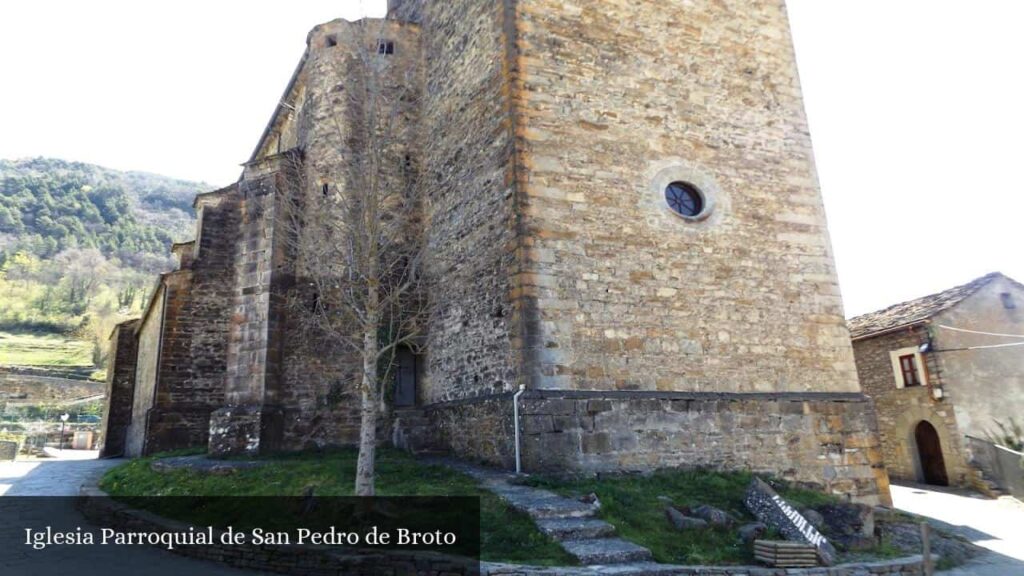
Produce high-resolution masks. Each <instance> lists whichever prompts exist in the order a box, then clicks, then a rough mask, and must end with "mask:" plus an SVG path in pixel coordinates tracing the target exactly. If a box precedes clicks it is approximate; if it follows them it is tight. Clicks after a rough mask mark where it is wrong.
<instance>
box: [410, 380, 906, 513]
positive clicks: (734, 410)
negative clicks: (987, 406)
mask: <svg viewBox="0 0 1024 576" xmlns="http://www.w3.org/2000/svg"><path fill="white" fill-rule="evenodd" d="M519 408H520V427H521V433H522V441H521V450H522V463H523V470H524V471H525V472H544V473H554V474H594V473H599V472H634V471H635V472H641V471H649V470H654V469H658V468H676V467H685V468H708V469H714V470H749V471H752V472H755V473H759V474H768V475H772V476H775V477H777V478H781V479H783V480H787V481H790V482H794V483H798V484H802V485H806V486H809V487H814V488H817V489H821V490H824V491H826V492H829V493H834V494H841V495H845V496H848V497H849V498H850V499H851V500H853V501H856V502H862V503H865V504H891V499H890V496H889V482H888V476H887V475H886V472H885V468H884V466H883V464H882V460H881V453H880V450H879V440H878V433H877V423H876V421H875V416H874V410H873V407H872V405H871V402H870V400H869V399H868V398H867V397H865V396H863V395H861V394H830V393H780V394H714V393H681V392H618V391H616V392H599V391H554V390H552V391H531V392H528V393H526V394H524V395H523V396H521V397H520V400H519ZM426 412H427V413H428V414H429V415H430V417H431V420H432V422H433V424H434V428H435V429H436V430H438V433H439V435H440V441H441V442H442V444H443V445H444V446H446V447H447V448H448V449H449V450H451V451H452V452H453V453H454V454H455V455H457V456H459V457H463V458H468V459H472V460H476V461H483V462H487V463H489V464H492V465H496V466H501V467H504V468H510V467H512V466H513V465H514V461H515V460H514V450H515V446H514V440H513V425H512V395H511V394H507V395H504V394H503V395H500V396H491V397H487V398H482V399H478V400H467V401H460V402H452V403H447V404H435V405H433V406H429V407H426Z"/></svg>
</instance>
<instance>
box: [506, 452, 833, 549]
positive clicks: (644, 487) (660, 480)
mask: <svg viewBox="0 0 1024 576" xmlns="http://www.w3.org/2000/svg"><path fill="white" fill-rule="evenodd" d="M751 479H752V476H751V475H750V474H748V473H743V472H735V473H720V472H707V471H682V470H663V471H658V472H655V473H654V474H651V475H647V476H638V475H622V476H602V477H598V478H582V479H569V480H558V479H552V478H538V477H533V478H530V479H527V480H526V481H525V482H524V483H526V484H529V485H532V486H538V487H543V488H547V489H549V490H552V491H554V492H557V493H560V494H563V495H566V496H573V497H576V496H581V495H584V494H589V493H591V492H593V493H595V494H597V496H598V498H599V499H600V501H601V511H600V516H601V518H603V519H604V520H606V521H608V522H610V523H612V524H614V525H615V527H616V529H617V530H618V532H619V534H620V535H622V536H623V537H624V538H626V539H628V540H631V541H633V542H636V543H637V544H640V545H641V546H646V547H647V548H649V549H650V550H651V552H652V553H653V554H654V558H655V559H656V560H657V561H659V562H665V563H671V564H711V565H715V564H752V563H753V562H754V559H753V553H752V551H751V549H750V548H749V547H748V546H745V545H743V544H741V543H740V540H739V536H738V533H737V530H736V529H708V530H689V531H684V532H679V531H677V530H675V529H674V528H673V527H672V526H671V524H670V523H669V522H668V520H667V519H666V517H665V508H666V507H667V504H666V503H665V502H662V501H661V500H659V499H658V497H659V496H667V497H669V498H671V499H672V503H673V504H674V505H675V506H678V507H684V506H691V507H696V506H698V505H700V504H710V505H711V506H714V507H716V508H720V509H722V510H724V511H726V512H729V513H730V514H732V515H733V516H735V517H736V518H737V519H739V520H740V522H741V523H745V522H753V521H754V518H753V517H752V516H751V515H750V513H749V512H748V511H747V510H746V508H745V507H744V505H743V496H744V494H745V493H746V489H747V485H749V484H750V480H751ZM779 492H780V495H781V496H783V497H784V498H786V499H787V500H788V501H789V503H790V504H792V505H793V506H795V507H797V508H798V509H799V508H803V507H805V506H817V505H820V504H827V503H830V502H835V501H836V500H835V498H834V497H832V496H829V495H826V494H822V493H820V492H814V491H810V490H802V489H798V488H786V487H784V488H782V489H780V490H779Z"/></svg>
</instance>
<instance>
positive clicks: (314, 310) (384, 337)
mask: <svg viewBox="0 0 1024 576" xmlns="http://www.w3.org/2000/svg"><path fill="white" fill-rule="evenodd" d="M349 26H350V27H351V30H352V34H350V35H347V36H349V37H348V38H339V39H337V40H336V41H337V42H338V46H337V48H335V51H334V53H335V54H336V55H335V56H328V57H326V58H325V59H324V60H321V61H319V62H317V63H316V64H315V65H320V66H330V67H332V68H333V70H330V71H329V73H324V72H323V71H321V73H319V74H318V75H317V77H318V78H322V79H323V80H322V82H323V84H324V85H320V86H312V87H310V90H308V92H307V96H306V100H305V102H303V103H301V106H297V107H296V110H297V111H298V112H297V113H298V114H299V116H300V118H299V120H298V122H299V126H300V127H299V132H300V137H299V141H300V149H299V151H297V152H296V153H294V154H292V155H291V157H290V158H291V159H290V163H291V172H292V174H291V176H290V177H289V180H290V181H291V182H292V183H293V184H294V189H293V190H292V191H291V193H289V194H287V195H286V198H287V201H286V202H285V203H284V210H283V214H284V216H285V217H284V218H282V220H281V221H282V223H283V224H284V225H285V226H286V227H287V229H288V233H287V234H286V235H285V236H286V237H287V238H288V240H289V242H290V248H291V249H292V254H293V255H294V261H295V267H296V271H295V272H296V282H297V289H296V290H294V291H293V297H292V298H290V306H291V311H292V313H293V317H298V318H300V320H301V321H303V322H304V323H305V327H306V331H307V334H310V335H311V337H314V338H318V339H320V342H321V344H323V345H325V346H326V347H332V348H335V349H342V350H347V351H348V352H350V353H352V356H354V357H357V358H358V359H359V366H358V368H357V369H355V370H353V377H352V379H351V384H352V386H353V390H354V391H357V392H358V397H359V403H360V406H359V408H360V434H359V458H358V464H357V472H356V481H355V491H356V494H357V495H360V496H368V495H373V494H374V491H375V490H374V465H375V456H376V444H377V428H378V423H379V421H380V416H381V412H382V408H384V407H385V406H386V404H385V400H386V394H385V391H386V386H385V385H384V384H385V383H386V382H388V381H389V380H390V378H389V376H390V374H391V365H392V363H393V361H394V356H395V352H396V349H397V348H398V347H400V346H409V347H410V348H412V349H414V350H415V349H416V348H417V347H418V346H419V344H420V342H421V340H422V337H423V333H422V331H423V329H424V327H425V325H426V323H425V321H424V319H425V317H426V315H427V314H428V311H427V306H426V301H425V299H424V297H423V296H424V294H425V292H426V291H425V288H424V284H425V280H424V276H423V274H422V264H423V242H422V238H421V234H422V229H423V228H422V225H421V221H420V220H421V214H423V210H424V204H423V203H424V201H425V199H424V198H422V197H420V195H418V194H416V190H417V180H418V178H417V174H418V169H417V166H416V162H415V160H414V159H413V155H412V153H411V151H410V150H411V148H412V146H413V142H414V140H415V139H416V134H415V125H416V123H415V122H414V120H415V118H414V116H415V114H416V113H417V111H416V107H417V104H418V103H417V99H418V82H417V80H418V79H417V78H416V76H415V73H414V70H415V67H407V66H403V65H402V61H401V60H400V59H398V58H395V57H394V43H393V39H392V38H393V37H392V36H391V34H389V33H388V32H389V31H393V30H394V28H393V27H394V26H397V24H396V23H393V22H385V21H379V20H377V21H374V20H369V21H368V20H363V21H360V22H356V23H352V24H349ZM389 43H390V44H389ZM325 62H326V63H325ZM303 135H304V136H303ZM314 335H315V336H314Z"/></svg>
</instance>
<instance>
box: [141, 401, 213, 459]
mask: <svg viewBox="0 0 1024 576" xmlns="http://www.w3.org/2000/svg"><path fill="white" fill-rule="evenodd" d="M209 430H210V407H208V406H193V405H184V406H182V405H173V404H172V405H169V406H166V407H160V408H151V409H150V410H149V411H148V413H147V418H146V430H145V440H144V446H143V453H142V455H143V456H148V455H150V454H156V453H158V452H167V451H169V450H180V449H182V448H195V447H201V446H205V445H206V442H207V437H208V435H209Z"/></svg>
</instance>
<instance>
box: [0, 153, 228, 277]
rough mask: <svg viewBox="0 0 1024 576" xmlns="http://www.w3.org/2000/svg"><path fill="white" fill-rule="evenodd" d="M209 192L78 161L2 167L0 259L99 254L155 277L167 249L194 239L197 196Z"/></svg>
mask: <svg viewBox="0 0 1024 576" xmlns="http://www.w3.org/2000/svg"><path fill="white" fill-rule="evenodd" d="M211 188H212V187H211V186H209V185H206V184H201V183H195V182H187V181H184V180H177V179H174V178H168V177H166V176H158V175H155V174H147V173H143V172H121V171H118V170H112V169H109V168H103V167H101V166H95V165H92V164H84V163H81V162H68V161H64V160H55V159H49V158H35V159H27V160H14V161H11V160H0V253H5V254H7V255H10V254H13V253H17V252H21V253H27V254H31V255H34V256H36V257H38V258H40V259H49V258H52V257H54V256H56V255H57V254H59V253H61V252H62V251H64V250H66V249H68V248H96V249H98V250H99V251H100V252H101V253H102V254H103V255H104V256H105V257H107V258H116V259H118V260H120V261H121V264H122V265H123V266H126V267H129V268H134V269H137V270H146V271H156V270H155V268H159V267H162V265H163V262H164V261H165V260H166V257H167V254H168V248H169V244H170V243H171V242H172V241H176V240H181V239H185V238H188V237H189V236H190V235H191V234H192V227H193V211H192V199H193V197H194V196H195V195H196V194H197V193H199V192H204V191H207V190H209V189H211ZM0 264H2V262H0Z"/></svg>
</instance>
